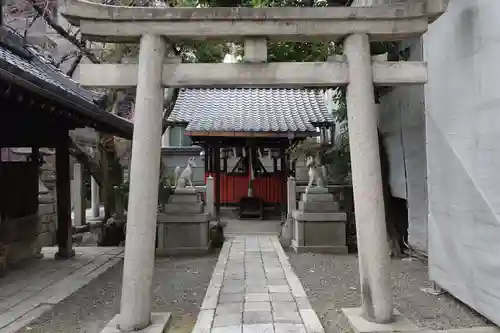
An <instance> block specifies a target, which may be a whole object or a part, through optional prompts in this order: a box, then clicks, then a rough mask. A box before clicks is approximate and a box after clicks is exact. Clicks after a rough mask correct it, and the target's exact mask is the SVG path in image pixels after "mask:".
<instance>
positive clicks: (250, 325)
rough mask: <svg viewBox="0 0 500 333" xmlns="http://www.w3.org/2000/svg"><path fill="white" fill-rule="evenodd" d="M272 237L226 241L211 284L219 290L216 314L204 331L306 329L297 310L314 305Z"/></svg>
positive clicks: (292, 332) (293, 332)
mask: <svg viewBox="0 0 500 333" xmlns="http://www.w3.org/2000/svg"><path fill="white" fill-rule="evenodd" d="M275 238H276V237H274V236H273V237H269V236H243V237H242V236H236V237H235V238H231V239H229V240H228V241H226V243H225V244H224V247H223V249H222V250H221V254H220V256H219V261H218V263H217V266H216V269H215V270H214V272H215V273H214V275H213V277H212V280H211V286H210V287H209V290H211V289H213V290H217V295H215V294H214V295H215V299H214V300H215V301H216V307H215V306H214V307H215V310H212V311H213V312H212V314H213V313H214V312H215V317H213V316H212V317H213V323H212V326H210V325H205V326H206V332H203V333H275V332H276V333H307V332H306V326H305V324H306V323H305V321H303V319H302V318H303V317H302V316H301V313H302V312H299V310H300V311H313V310H312V309H311V307H310V304H309V301H308V300H307V297H306V295H305V291H304V288H303V287H302V285H301V284H300V281H299V279H298V277H297V276H296V275H295V273H294V272H293V270H292V268H291V266H290V263H289V262H288V259H287V257H286V254H285V253H284V252H283V249H282V248H281V245H280V244H279V241H278V240H277V239H275ZM219 291H220V294H219ZM214 295H212V296H214ZM208 296H210V295H208V292H207V295H205V297H208ZM217 296H218V298H217ZM307 314H308V315H312V314H314V316H316V314H315V313H314V311H313V312H312V314H311V313H309V312H307ZM316 318H317V316H316ZM309 326H311V325H309ZM309 326H308V327H309ZM311 327H312V326H311ZM319 333H321V332H319Z"/></svg>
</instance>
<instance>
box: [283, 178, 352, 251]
mask: <svg viewBox="0 0 500 333" xmlns="http://www.w3.org/2000/svg"><path fill="white" fill-rule="evenodd" d="M292 217H293V229H292V231H293V237H292V245H291V247H292V248H293V250H294V251H295V252H297V253H303V252H316V253H335V254H343V253H347V243H346V222H347V214H346V213H341V212H339V205H338V203H336V202H334V201H333V195H332V194H331V193H328V189H327V188H325V187H315V188H310V189H309V188H308V189H306V193H303V194H302V196H301V200H300V201H299V205H298V209H297V210H294V211H293V213H292Z"/></svg>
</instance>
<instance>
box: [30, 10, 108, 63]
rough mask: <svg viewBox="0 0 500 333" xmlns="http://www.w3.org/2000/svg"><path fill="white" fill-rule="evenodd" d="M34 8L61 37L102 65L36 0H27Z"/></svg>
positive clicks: (92, 60)
mask: <svg viewBox="0 0 500 333" xmlns="http://www.w3.org/2000/svg"><path fill="white" fill-rule="evenodd" d="M26 1H27V2H28V3H29V4H30V5H31V6H32V7H33V9H34V10H35V11H36V12H37V13H38V14H39V15H41V16H42V17H43V19H44V20H45V22H47V24H48V25H49V26H50V27H52V29H54V30H55V31H56V32H57V33H58V34H59V35H61V37H63V38H65V39H66V40H67V41H68V42H70V43H71V44H73V45H74V46H76V47H77V48H78V49H79V50H80V52H82V54H83V55H85V56H86V57H87V58H89V60H90V61H91V62H93V63H94V64H100V63H101V62H100V61H99V59H97V57H96V56H95V55H94V54H93V53H92V52H90V51H89V50H88V49H87V48H85V45H82V43H81V42H80V41H79V40H78V39H76V37H75V36H73V35H70V34H69V33H68V32H67V31H66V30H64V28H63V27H61V26H60V25H59V24H57V22H56V21H55V20H54V18H53V17H52V16H51V15H50V12H48V11H46V10H45V9H44V8H41V7H40V6H39V5H38V4H37V3H36V1H35V0H26Z"/></svg>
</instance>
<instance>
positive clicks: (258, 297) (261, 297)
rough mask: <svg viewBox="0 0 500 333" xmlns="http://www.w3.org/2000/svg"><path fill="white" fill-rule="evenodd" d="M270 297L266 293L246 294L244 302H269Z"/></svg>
mask: <svg viewBox="0 0 500 333" xmlns="http://www.w3.org/2000/svg"><path fill="white" fill-rule="evenodd" d="M269 301H270V297H269V294H267V293H248V294H246V295H245V302H269Z"/></svg>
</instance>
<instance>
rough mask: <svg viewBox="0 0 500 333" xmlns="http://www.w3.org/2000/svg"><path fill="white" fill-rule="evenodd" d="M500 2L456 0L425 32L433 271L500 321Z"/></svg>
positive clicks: (465, 299) (452, 289)
mask: <svg viewBox="0 0 500 333" xmlns="http://www.w3.org/2000/svg"><path fill="white" fill-rule="evenodd" d="M499 18H500V1H498V0H480V1H479V0H453V1H451V2H450V5H449V11H448V13H446V14H445V15H444V16H443V17H441V18H440V19H439V20H438V21H437V22H435V23H433V24H432V26H431V28H430V30H429V32H428V33H427V34H426V36H425V37H424V54H425V60H427V61H428V64H429V83H428V84H427V85H426V87H425V99H426V109H427V117H426V137H427V143H428V144H427V176H428V182H427V184H428V186H427V187H428V200H429V219H428V227H429V274H430V278H431V279H432V280H435V281H436V282H437V283H438V284H439V285H440V286H442V287H443V288H444V289H446V290H447V291H449V292H450V293H451V294H453V295H454V296H455V297H457V298H458V299H460V300H461V301H463V302H464V303H466V304H468V305H470V306H471V307H472V308H474V309H475V310H477V311H478V312H480V313H482V314H483V315H485V316H486V317H488V318H489V319H490V320H492V321H493V322H495V323H496V324H498V325H500V279H499V277H500V62H499V61H498V60H499V54H500V29H498V20H499Z"/></svg>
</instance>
